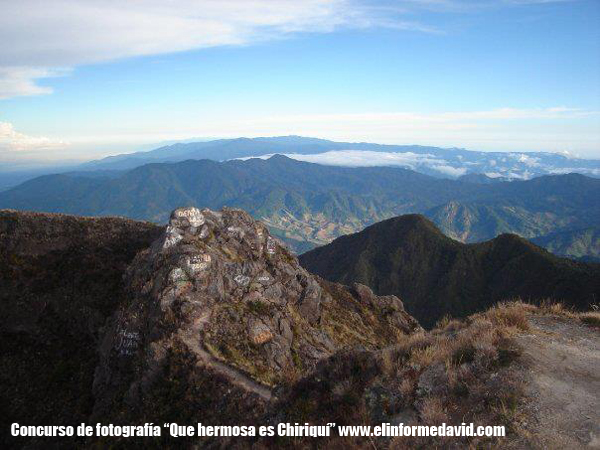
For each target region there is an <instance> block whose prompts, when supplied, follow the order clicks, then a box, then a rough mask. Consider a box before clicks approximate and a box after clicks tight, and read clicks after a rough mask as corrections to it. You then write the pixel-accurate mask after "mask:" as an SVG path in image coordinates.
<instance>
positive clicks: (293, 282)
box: [94, 208, 420, 416]
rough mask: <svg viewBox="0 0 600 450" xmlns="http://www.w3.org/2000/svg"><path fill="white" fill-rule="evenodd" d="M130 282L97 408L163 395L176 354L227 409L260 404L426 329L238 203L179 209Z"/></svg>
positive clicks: (114, 326)
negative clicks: (317, 268)
mask: <svg viewBox="0 0 600 450" xmlns="http://www.w3.org/2000/svg"><path fill="white" fill-rule="evenodd" d="M126 283H127V289H128V296H127V297H128V299H127V300H126V301H125V302H124V303H123V304H122V307H121V308H120V309H119V310H118V311H117V312H116V313H115V315H114V316H113V318H112V320H111V321H110V322H109V324H108V325H107V328H106V333H105V336H104V340H103V342H102V345H101V363H100V366H99V367H98V369H97V370H96V376H95V381H94V395H95V397H96V399H97V403H96V406H95V414H96V415H97V416H103V415H105V414H106V413H107V412H108V411H115V410H119V409H120V408H121V406H123V405H121V406H116V405H117V403H118V402H119V401H120V400H119V399H121V398H123V399H124V402H125V403H124V405H127V407H124V408H125V409H131V407H132V406H135V405H139V404H140V403H141V402H148V401H155V402H158V403H160V402H161V401H162V400H156V399H155V398H154V397H153V396H154V392H155V390H156V386H161V385H164V383H165V376H166V375H165V374H168V373H170V371H172V370H173V368H174V365H175V363H174V359H173V358H175V355H177V357H181V358H184V359H185V360H186V363H185V364H184V366H185V368H184V369H182V371H181V372H179V373H178V377H184V378H185V379H186V383H187V384H188V385H193V384H196V385H198V386H200V385H201V384H202V383H204V384H206V383H207V382H208V380H207V377H208V378H210V383H212V384H213V389H214V391H213V392H212V393H211V395H213V397H214V396H216V398H219V399H220V403H219V404H220V410H221V411H225V410H227V407H228V405H229V406H232V405H234V406H235V407H239V405H241V404H245V405H247V406H248V408H249V409H252V408H254V409H256V408H258V409H260V405H263V404H265V403H266V402H268V401H269V400H270V399H271V398H272V396H273V388H274V387H275V386H277V385H281V384H282V383H286V382H291V381H294V380H296V379H297V378H299V377H300V376H303V375H306V374H307V373H309V372H310V371H311V370H312V369H313V368H314V367H315V365H316V363H317V362H318V361H319V360H321V359H323V358H325V357H328V356H330V355H332V354H333V353H334V352H335V351H337V350H339V349H342V348H346V347H356V346H361V347H363V348H366V349H376V348H381V347H383V346H385V345H389V344H392V343H394V342H397V341H398V339H399V338H400V337H401V336H403V335H405V334H408V333H411V332H413V331H415V330H419V329H420V326H419V325H418V323H417V322H416V321H415V320H414V319H413V318H412V317H411V316H409V315H408V314H407V313H406V312H405V311H404V307H403V305H402V302H401V301H400V300H399V299H398V298H396V297H393V296H387V297H378V296H375V295H374V294H373V293H372V291H371V290H370V289H369V288H367V287H366V286H362V285H354V286H352V287H345V286H342V285H338V284H333V283H327V282H324V281H322V280H320V279H318V278H316V277H315V276H313V275H311V274H309V273H308V272H307V271H306V270H304V269H303V268H302V267H301V266H300V265H299V263H298V261H297V259H296V258H295V257H294V256H292V254H290V252H289V251H288V250H287V249H286V248H285V247H284V246H283V245H281V244H280V243H279V241H277V240H276V239H274V238H273V237H272V236H271V235H270V234H269V232H268V230H267V228H266V227H265V226H264V225H263V224H261V223H260V222H257V221H255V220H254V219H252V218H251V217H250V216H249V215H248V214H246V213H245V212H243V211H241V210H235V209H223V210H222V211H221V212H214V211H210V210H207V209H205V210H202V211H201V210H199V209H197V208H181V209H177V210H175V211H174V212H173V213H172V215H171V219H170V222H169V225H168V226H167V228H166V230H165V232H164V235H163V236H161V237H160V238H159V239H158V240H156V241H155V242H154V243H153V244H152V246H151V247H150V248H148V249H147V250H144V251H142V252H140V253H139V254H138V256H137V257H136V258H135V260H134V261H133V263H132V264H131V265H130V267H129V270H128V272H127V275H126ZM197 377H200V378H197ZM201 380H203V381H202V383H201V382H200V381H201ZM215 380H219V381H218V383H216V384H214V381H215ZM150 398H152V399H153V400H149V399H150ZM179 400H182V399H177V401H179ZM115 402H116V403H115ZM182 408H183V409H185V408H186V406H182ZM216 414H219V411H214V414H213V416H214V415H216Z"/></svg>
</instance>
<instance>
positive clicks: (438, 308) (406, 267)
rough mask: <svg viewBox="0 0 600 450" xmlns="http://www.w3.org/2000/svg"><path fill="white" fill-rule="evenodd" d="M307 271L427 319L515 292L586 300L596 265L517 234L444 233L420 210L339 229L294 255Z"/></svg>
mask: <svg viewBox="0 0 600 450" xmlns="http://www.w3.org/2000/svg"><path fill="white" fill-rule="evenodd" d="M300 262H301V264H302V265H303V266H304V267H305V268H306V269H307V270H309V271H310V272H312V273H315V274H317V275H319V276H322V277H323V278H325V279H327V280H330V281H335V282H341V283H352V282H357V283H362V284H365V285H367V286H369V287H371V288H372V289H373V291H374V292H376V293H377V294H378V295H397V296H399V297H400V298H402V299H403V301H404V304H405V306H406V309H407V311H408V312H409V313H410V314H412V315H413V316H414V317H416V318H417V320H419V322H420V323H421V324H423V325H424V326H427V327H430V326H432V325H434V324H435V322H436V321H437V320H439V319H441V318H442V317H443V316H445V315H450V316H452V317H464V316H466V315H469V314H472V313H473V312H476V311H482V310H484V309H486V308H488V307H489V306H491V305H493V304H494V303H496V302H498V301H500V300H503V299H510V298H516V297H520V298H522V299H523V300H526V301H534V302H535V301H537V302H540V301H543V300H545V299H547V298H554V299H556V300H560V301H564V302H566V303H567V304H569V305H571V306H573V307H576V308H579V309H585V308H589V306H590V305H591V304H593V303H594V302H597V299H598V298H599V297H600V265H599V264H585V263H579V262H575V261H571V260H568V259H563V258H558V257H556V256H554V255H552V254H550V253H549V252H547V251H545V250H543V249H541V248H540V247H537V246H536V245H534V244H532V243H530V242H528V241H526V240H525V239H522V238H520V237H518V236H515V235H510V234H502V235H500V236H498V237H496V238H495V239H492V240H490V241H486V242H482V243H478V244H469V245H467V244H462V243H460V242H457V241H455V240H452V239H450V238H449V237H447V236H445V235H444V234H443V233H442V232H441V231H440V230H439V229H438V228H437V227H436V226H435V225H434V224H433V223H432V222H431V221H429V220H427V219H426V218H425V217H423V216H421V215H405V216H400V217H395V218H392V219H388V220H385V221H382V222H379V223H377V224H374V225H371V226H370V227H367V228H366V229H364V230H363V231H361V232H359V233H355V234H352V235H347V236H342V237H340V238H338V239H336V240H334V241H333V242H332V243H330V244H328V245H325V246H323V247H319V248H316V249H314V250H311V251H309V252H307V253H305V254H303V255H301V256H300Z"/></svg>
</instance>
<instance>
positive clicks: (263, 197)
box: [0, 155, 600, 252]
mask: <svg viewBox="0 0 600 450" xmlns="http://www.w3.org/2000/svg"><path fill="white" fill-rule="evenodd" d="M104 174H105V176H94V177H87V176H85V173H84V172H79V173H76V174H60V175H46V176H42V177H39V178H36V179H33V180H30V181H28V182H25V183H23V184H21V185H20V186H18V187H16V188H13V189H10V190H8V191H5V192H0V208H13V209H21V210H34V211H45V212H62V213H70V214H78V215H90V216H107V215H118V216H126V217H130V218H134V219H144V220H151V221H154V222H158V223H164V222H166V220H167V219H168V215H169V211H171V210H173V209H175V208H177V207H180V206H182V205H195V206H199V207H208V208H212V209H219V208H221V207H223V206H231V207H238V208H243V209H245V210H247V211H249V212H250V213H251V214H252V215H253V216H254V217H255V218H257V219H259V220H262V221H263V222H265V223H266V224H267V225H268V226H269V227H270V229H271V230H272V231H273V233H274V234H275V235H277V236H278V237H280V238H282V239H284V240H285V241H286V242H287V243H288V244H290V245H291V246H292V247H293V248H294V249H295V250H296V251H297V252H301V251H304V250H307V249H309V248H310V247H311V246H313V247H314V246H318V245H323V244H326V243H328V242H330V241H331V240H332V239H334V238H336V237H338V236H341V235H343V234H348V233H353V232H357V231H360V230H362V229H363V228H364V227H365V226H368V225H370V224H372V223H375V222H378V221H381V220H384V219H387V218H390V217H394V216H398V215H400V214H406V213H423V214H425V215H426V216H428V217H430V218H431V219H432V220H434V222H436V223H437V224H439V225H440V227H441V228H442V230H443V231H444V232H446V233H447V234H448V235H450V236H452V237H456V238H459V239H461V240H464V241H466V242H473V241H478V240H485V239H490V238H493V237H495V236H496V235H498V234H500V233H504V232H514V233H518V234H521V235H523V236H525V237H528V238H532V237H537V236H542V235H546V234H548V233H551V232H557V231H565V230H573V229H583V228H588V227H590V226H594V225H595V224H597V223H600V180H598V179H593V178H589V177H585V176H582V175H577V174H571V175H557V176H545V177H540V178H536V179H533V180H528V181H513V182H503V183H494V184H476V183H465V182H461V181H455V180H447V179H440V178H434V177H430V176H427V175H424V174H421V173H417V172H414V171H411V170H408V169H403V168H398V167H358V168H348V167H337V166H324V165H319V164H313V163H307V162H302V161H296V160H293V159H290V158H287V157H285V156H281V155H276V156H273V157H271V158H269V159H257V158H253V159H249V160H231V161H227V162H216V161H211V160H189V161H183V162H179V163H154V164H148V165H145V166H141V167H138V168H135V169H132V170H130V171H126V172H124V173H122V174H115V173H114V172H105V173H104Z"/></svg>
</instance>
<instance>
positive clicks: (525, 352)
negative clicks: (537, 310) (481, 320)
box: [511, 306, 600, 449]
mask: <svg viewBox="0 0 600 450" xmlns="http://www.w3.org/2000/svg"><path fill="white" fill-rule="evenodd" d="M547 313H549V314H544V315H539V314H532V315H530V316H529V318H528V320H529V324H530V328H529V332H527V333H522V334H519V335H518V336H515V338H514V339H515V341H516V343H517V344H518V345H519V346H520V348H521V349H522V355H521V358H519V363H518V364H519V366H520V367H521V369H522V374H523V377H524V380H525V384H524V397H523V399H522V402H521V406H520V407H519V418H518V420H517V423H515V428H516V429H517V433H516V435H517V437H516V438H515V439H514V440H513V441H512V442H511V447H512V448H539V449H558V448H561V449H580V448H600V332H599V330H598V328H596V326H597V323H598V318H599V315H598V313H595V312H590V313H582V314H574V313H570V312H568V311H562V310H561V308H560V306H554V307H552V308H550V310H548V311H547ZM577 319H579V320H577ZM595 325H596V326H595Z"/></svg>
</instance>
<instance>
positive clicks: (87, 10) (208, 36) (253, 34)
mask: <svg viewBox="0 0 600 450" xmlns="http://www.w3.org/2000/svg"><path fill="white" fill-rule="evenodd" d="M396 19H398V20H396ZM374 26H381V27H392V28H400V29H406V30H414V31H424V32H430V31H435V30H433V29H432V28H430V27H427V26H425V25H421V24H419V23H415V22H410V21H405V20H400V19H399V18H397V15H389V14H387V15H383V14H382V12H381V11H378V10H377V9H376V8H371V7H367V6H365V5H363V4H362V3H361V1H360V0H302V1H298V0H171V1H168V2H165V1H164V0H137V1H122V0H19V1H0V61H1V63H0V98H7V97H11V96H17V95H32V94H42V93H48V92H49V89H48V88H45V87H42V86H38V85H36V84H35V80H36V79H38V78H43V77H46V76H48V75H49V74H52V73H54V71H55V70H56V69H57V68H64V67H75V66H78V65H82V64H90V63H98V62H104V61H111V60H115V59H119V58H126V57H132V56H143V55H154V54H162V53H172V52H179V51H186V50H193V49H200V48H207V47H215V46H228V45H244V44H249V43H252V42H256V41H260V40H265V39H273V38H280V37H282V36H286V35H289V34H291V33H298V32H331V31H334V30H336V29H339V28H369V27H374Z"/></svg>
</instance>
